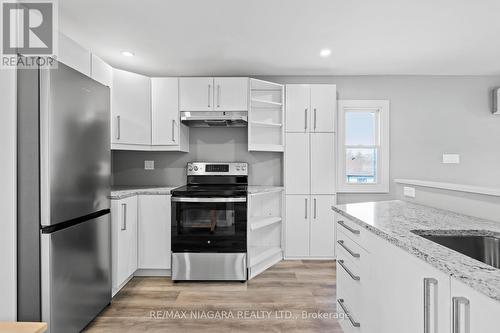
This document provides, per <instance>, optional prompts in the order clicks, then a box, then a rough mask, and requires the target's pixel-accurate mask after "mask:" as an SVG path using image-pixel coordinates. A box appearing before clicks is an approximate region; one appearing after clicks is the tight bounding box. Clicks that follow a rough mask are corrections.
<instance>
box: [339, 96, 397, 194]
mask: <svg viewBox="0 0 500 333" xmlns="http://www.w3.org/2000/svg"><path fill="white" fill-rule="evenodd" d="M338 110H339V124H338V126H339V128H338V144H339V146H338V153H339V158H338V159H337V161H338V163H339V165H338V166H337V170H338V176H337V183H338V191H339V192H345V193H356V192H362V193H366V192H372V193H375V192H376V193H384V192H389V101H379V100H375V101H367V100H360V101H356V100H339V108H338Z"/></svg>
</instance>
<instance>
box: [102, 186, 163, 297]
mask: <svg viewBox="0 0 500 333" xmlns="http://www.w3.org/2000/svg"><path fill="white" fill-rule="evenodd" d="M170 209H171V208H170V195H166V194H164V195H161V194H154V195H134V196H131V197H128V198H123V199H113V200H111V232H112V234H111V253H112V259H111V260H112V272H111V276H112V278H111V280H112V293H113V295H115V294H116V293H117V292H118V291H119V290H120V289H121V288H122V287H123V286H124V285H125V284H126V282H127V281H128V280H129V279H130V278H131V277H132V276H134V275H142V276H165V275H169V274H170V272H169V270H170V258H171V257H170V254H171V249H170V230H171V227H170V220H171V216H170Z"/></svg>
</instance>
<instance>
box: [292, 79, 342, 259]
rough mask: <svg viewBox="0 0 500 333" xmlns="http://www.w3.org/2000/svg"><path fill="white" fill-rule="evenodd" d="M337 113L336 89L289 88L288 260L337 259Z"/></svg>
mask: <svg viewBox="0 0 500 333" xmlns="http://www.w3.org/2000/svg"><path fill="white" fill-rule="evenodd" d="M336 112H337V89H336V86H335V85H331V84H289V85H286V112H285V117H286V122H285V123H286V127H285V132H286V133H285V140H286V145H285V194H286V195H285V214H286V226H285V239H286V242H285V244H286V245H285V258H287V259H300V258H310V259H323V258H334V257H335V225H334V216H333V212H332V210H331V206H332V205H334V204H335V203H336V189H335V128H336V124H335V119H336Z"/></svg>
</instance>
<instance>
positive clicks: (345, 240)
mask: <svg viewBox="0 0 500 333" xmlns="http://www.w3.org/2000/svg"><path fill="white" fill-rule="evenodd" d="M335 246H336V247H337V249H336V253H338V254H343V255H344V256H345V257H347V258H349V259H351V261H352V262H353V263H354V264H355V265H356V266H358V267H361V266H362V262H363V261H364V260H366V257H367V256H368V252H367V251H366V250H365V249H363V248H362V247H361V246H359V244H358V243H356V242H354V241H353V240H352V239H351V238H349V236H348V235H347V234H346V233H345V232H344V231H343V230H341V229H337V243H336V244H335Z"/></svg>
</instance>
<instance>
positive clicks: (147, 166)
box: [144, 161, 155, 170]
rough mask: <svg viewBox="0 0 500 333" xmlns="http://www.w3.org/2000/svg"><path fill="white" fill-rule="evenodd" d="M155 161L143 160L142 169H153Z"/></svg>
mask: <svg viewBox="0 0 500 333" xmlns="http://www.w3.org/2000/svg"><path fill="white" fill-rule="evenodd" d="M154 169H155V161H144V170H154Z"/></svg>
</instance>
